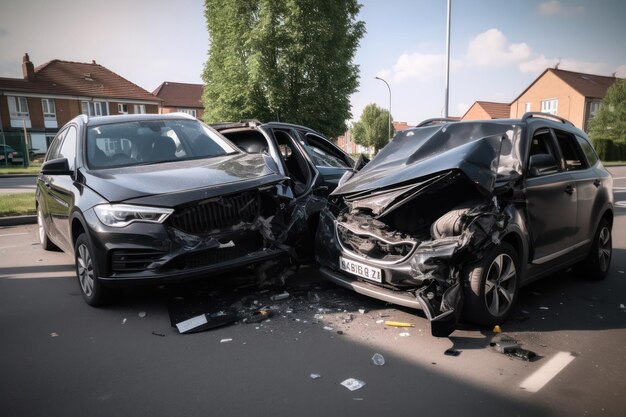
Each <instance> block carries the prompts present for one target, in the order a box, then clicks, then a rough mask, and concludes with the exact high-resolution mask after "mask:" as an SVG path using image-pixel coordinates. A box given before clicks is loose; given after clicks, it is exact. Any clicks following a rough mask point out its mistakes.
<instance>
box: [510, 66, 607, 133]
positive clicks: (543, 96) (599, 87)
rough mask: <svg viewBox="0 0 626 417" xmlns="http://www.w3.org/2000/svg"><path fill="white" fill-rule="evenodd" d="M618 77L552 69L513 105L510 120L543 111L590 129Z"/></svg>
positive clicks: (512, 103)
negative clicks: (592, 119) (607, 92)
mask: <svg viewBox="0 0 626 417" xmlns="http://www.w3.org/2000/svg"><path fill="white" fill-rule="evenodd" d="M615 80H616V78H615V77H606V76H603V75H594V74H583V73H580V72H573V71H565V70H562V69H558V68H548V69H546V70H545V71H544V72H543V73H541V75H539V77H537V78H536V79H535V81H533V82H532V83H531V84H530V85H529V86H528V87H527V88H526V89H525V90H524V91H523V92H522V93H521V94H520V95H519V96H517V97H516V98H515V99H514V100H513V101H512V102H511V104H510V113H509V114H510V117H511V118H520V117H522V115H523V114H524V113H525V112H528V111H541V112H544V113H550V114H554V115H557V116H561V117H564V118H566V119H568V120H570V121H571V122H572V123H573V124H574V125H575V126H576V127H578V128H580V129H583V130H585V131H586V130H587V123H588V121H589V119H590V118H591V117H592V116H593V115H594V114H595V113H596V112H597V111H598V110H599V109H600V106H601V105H602V99H603V98H604V96H605V95H606V90H607V89H608V88H609V87H610V86H611V85H613V83H614V82H615Z"/></svg>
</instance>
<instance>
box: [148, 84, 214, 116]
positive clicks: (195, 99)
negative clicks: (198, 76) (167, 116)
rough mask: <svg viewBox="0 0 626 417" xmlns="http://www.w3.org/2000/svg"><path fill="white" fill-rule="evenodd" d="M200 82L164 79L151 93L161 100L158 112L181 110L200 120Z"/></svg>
mask: <svg viewBox="0 0 626 417" xmlns="http://www.w3.org/2000/svg"><path fill="white" fill-rule="evenodd" d="M202 89H203V85H202V84H187V83H175V82H171V81H165V82H164V83H162V84H161V85H160V86H158V87H157V89H156V90H154V92H153V93H152V94H154V95H155V96H157V97H159V98H160V99H161V100H163V103H162V105H161V107H159V113H161V114H164V113H174V112H183V113H187V114H190V115H192V116H193V117H196V118H198V119H201V120H202V114H203V113H204V105H203V104H202Z"/></svg>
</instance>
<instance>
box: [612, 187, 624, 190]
mask: <svg viewBox="0 0 626 417" xmlns="http://www.w3.org/2000/svg"><path fill="white" fill-rule="evenodd" d="M613 189H614V190H626V187H613Z"/></svg>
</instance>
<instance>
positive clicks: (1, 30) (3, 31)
mask: <svg viewBox="0 0 626 417" xmlns="http://www.w3.org/2000/svg"><path fill="white" fill-rule="evenodd" d="M8 34H9V31H8V30H6V29H5V28H2V27H0V37H1V36H6V35H8Z"/></svg>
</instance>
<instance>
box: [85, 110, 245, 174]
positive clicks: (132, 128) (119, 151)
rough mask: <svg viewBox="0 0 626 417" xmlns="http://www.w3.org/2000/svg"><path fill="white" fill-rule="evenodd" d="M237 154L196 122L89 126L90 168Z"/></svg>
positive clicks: (212, 132)
mask: <svg viewBox="0 0 626 417" xmlns="http://www.w3.org/2000/svg"><path fill="white" fill-rule="evenodd" d="M235 152H238V151H237V150H236V149H235V148H234V147H233V146H232V145H231V144H230V143H229V142H228V141H227V140H226V139H225V138H224V137H223V136H222V135H220V134H219V133H217V132H215V131H213V130H211V129H209V128H208V127H206V126H205V125H203V124H202V123H200V122H198V121H196V120H182V119H181V120H171V119H165V120H146V121H135V122H124V123H112V124H105V125H100V126H93V127H90V128H89V129H88V131H87V161H88V165H89V167H90V168H92V169H98V168H113V167H119V166H131V165H141V164H155V163H163V162H175V161H183V160H188V159H200V158H211V157H215V156H222V155H226V154H229V153H235Z"/></svg>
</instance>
